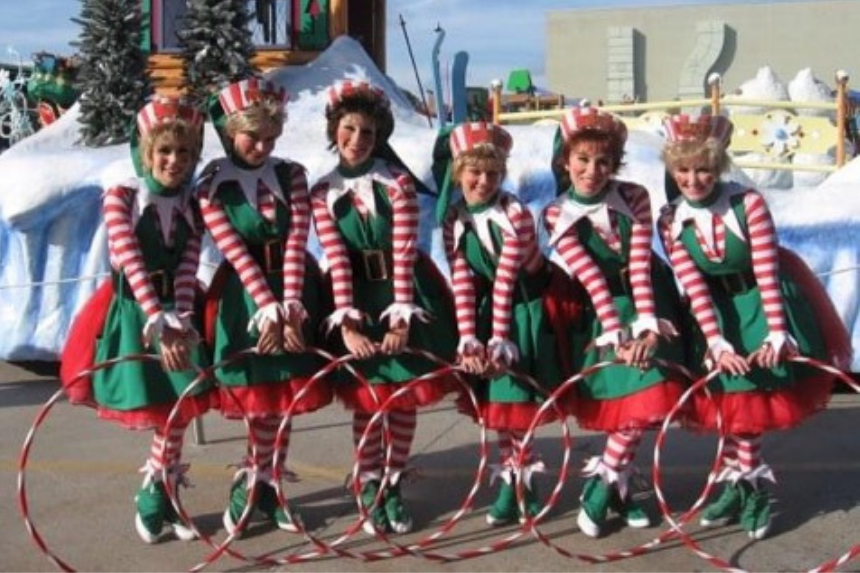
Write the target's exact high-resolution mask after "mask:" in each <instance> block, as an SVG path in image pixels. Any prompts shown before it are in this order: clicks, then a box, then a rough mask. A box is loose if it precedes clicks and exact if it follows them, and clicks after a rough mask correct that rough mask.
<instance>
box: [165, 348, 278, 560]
mask: <svg viewBox="0 0 860 573" xmlns="http://www.w3.org/2000/svg"><path fill="white" fill-rule="evenodd" d="M253 355H256V351H255V349H254V348H246V349H244V350H241V351H239V352H236V353H235V354H233V355H231V356H229V357H227V358H225V359H224V360H221V361H220V362H218V363H216V364H212V365H210V366H208V367H206V368H204V369H201V370H200V373H199V374H198V376H197V377H196V378H195V379H194V380H193V381H192V382H191V384H189V385H188V386H187V387H186V388H185V390H184V391H183V392H182V394H180V396H179V398H178V399H177V400H176V403H175V404H174V405H173V408H172V409H171V410H170V414H169V415H168V416H167V420H166V421H165V424H164V429H163V432H164V434H165V435H170V434H169V433H170V431H171V429H172V427H173V424H174V422H175V420H176V418H177V417H178V414H179V412H180V411H181V406H182V403H183V401H184V400H186V399H187V398H188V397H190V396H192V394H193V392H194V391H195V390H196V389H197V387H198V386H199V385H201V384H202V383H203V382H205V381H206V380H207V379H210V378H211V379H214V380H216V381H217V380H218V378H217V376H216V375H215V371H216V370H217V369H218V368H223V367H224V366H228V365H230V364H234V363H236V362H238V361H240V360H242V359H244V358H247V357H248V356H253ZM220 386H221V389H223V390H225V391H226V394H227V395H228V396H229V397H230V400H232V401H233V402H234V404H236V405H237V406H238V407H239V409H240V410H241V411H242V421H243V422H244V423H245V429H246V430H247V433H248V443H249V445H250V448H251V456H252V457H256V456H255V454H256V449H257V444H256V442H255V441H254V434H253V433H252V432H251V431H250V422H249V419H248V416H247V415H246V414H245V412H244V408H243V406H242V403H241V401H240V400H239V399H238V398H236V397H235V395H234V394H233V391H232V389H231V388H230V387H229V386H226V385H223V384H221V385H220ZM168 472H169V468H167V467H164V468H162V483H164V489H165V491H166V493H167V496H168V499H169V500H170V503H171V505H173V509H174V510H175V511H176V514H177V515H178V516H179V518H180V519H181V520H182V522H183V524H184V525H185V526H186V527H188V528H190V529H191V530H192V531H194V533H195V534H196V535H197V538H198V539H199V540H201V541H203V542H204V543H206V544H207V545H209V546H210V547H212V548H213V549H214V550H213V551H212V552H211V553H210V554H209V555H207V556H206V557H204V559H203V561H201V562H200V563H198V564H197V565H195V566H194V567H192V568H191V569H189V571H199V570H201V569H203V568H204V567H206V566H207V565H209V564H211V563H214V562H215V561H216V560H218V559H219V558H220V557H221V556H222V555H223V554H224V553H227V554H228V555H230V556H231V557H235V558H236V559H239V560H241V561H245V562H251V563H264V564H266V565H275V563H273V562H267V561H266V560H265V558H258V557H248V556H246V555H244V554H243V553H241V552H239V551H236V550H235V549H232V548H230V545H231V544H232V543H233V541H235V540H236V539H237V538H238V537H240V536H241V535H242V533H243V531H244V529H245V527H246V525H247V523H248V520H249V519H250V516H251V513H252V511H253V507H254V504H255V503H256V495H257V488H255V487H254V485H255V483H256V480H257V475H256V473H255V472H250V473H251V476H250V478H249V479H250V484H249V487H250V489H251V495H249V496H248V499H247V501H246V503H245V507H244V508H243V510H242V514H241V515H240V517H239V520H238V522H237V523H236V528H235V529H234V530H233V532H232V533H230V532H228V535H227V538H226V539H225V540H224V541H222V542H221V543H216V542H214V541H213V540H212V536H210V535H207V534H206V533H204V532H203V531H200V530H199V529H198V528H197V526H196V525H195V524H194V522H193V520H192V519H191V517H190V516H189V515H188V513H187V511H186V510H185V508H184V506H183V505H182V503H181V502H180V501H179V498H178V496H177V492H176V490H175V488H174V487H173V483H172V482H171V480H170V479H168Z"/></svg>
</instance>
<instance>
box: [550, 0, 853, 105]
mask: <svg viewBox="0 0 860 573" xmlns="http://www.w3.org/2000/svg"><path fill="white" fill-rule="evenodd" d="M546 25H547V46H546V76H547V82H548V84H549V85H548V87H549V89H550V90H552V91H554V92H558V93H563V94H565V95H566V96H568V97H571V98H580V97H584V98H588V99H590V100H592V101H595V102H596V101H598V100H602V101H604V102H606V103H617V102H620V101H622V100H623V99H626V98H629V99H636V100H638V101H665V100H671V99H675V98H681V97H704V96H705V95H706V85H707V77H708V75H709V74H710V73H712V72H718V73H720V75H722V77H723V91H724V92H731V91H733V90H734V89H737V88H738V87H739V86H740V85H741V84H742V83H744V82H745V81H747V80H749V79H752V78H754V77H755V76H756V73H757V72H758V70H759V69H760V68H762V67H764V66H770V67H771V69H772V70H773V71H774V72H775V73H776V75H777V77H778V78H779V79H780V80H782V82H784V83H785V84H788V82H790V81H791V80H792V79H793V78H794V77H795V76H796V75H797V73H798V72H799V71H801V70H802V69H804V68H812V71H813V73H814V75H815V76H816V77H817V78H818V79H820V80H822V81H823V82H825V83H826V84H828V85H830V86H833V85H834V78H835V72H836V70H837V69H845V70H846V71H848V73H849V74H851V72H852V70H851V66H852V65H854V64H855V63H856V62H857V61H858V59H860V0H813V1H803V2H782V3H747V4H709V5H696V6H672V7H648V8H629V9H608V8H600V9H568V10H552V11H549V12H547V19H546ZM857 72H858V73H860V70H857ZM857 79H858V80H860V77H858V78H857ZM849 83H850V82H849ZM631 92H633V93H631Z"/></svg>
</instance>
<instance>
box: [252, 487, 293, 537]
mask: <svg viewBox="0 0 860 573" xmlns="http://www.w3.org/2000/svg"><path fill="white" fill-rule="evenodd" d="M257 506H258V507H259V508H260V510H261V511H262V512H263V513H265V514H266V516H267V517H268V518H269V519H270V520H271V521H273V522H274V523H275V525H276V526H277V527H278V529H281V530H283V531H289V532H291V533H298V532H299V531H300V529H301V528H300V525H301V522H302V519H301V516H299V514H298V512H297V511H296V510H295V509H293V507H292V505H289V506H288V509H289V510H290V511H289V513H287V511H286V510H285V509H284V508H283V507H282V506H281V504H279V503H278V492H277V491H275V487H274V486H272V485H270V484H267V483H261V484H260V497H259V499H258V500H257ZM290 516H292V519H291V518H290Z"/></svg>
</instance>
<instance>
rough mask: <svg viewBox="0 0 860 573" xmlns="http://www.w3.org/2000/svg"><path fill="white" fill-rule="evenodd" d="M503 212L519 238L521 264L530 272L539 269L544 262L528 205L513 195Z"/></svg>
mask: <svg viewBox="0 0 860 573" xmlns="http://www.w3.org/2000/svg"><path fill="white" fill-rule="evenodd" d="M505 212H506V213H507V215H508V218H509V219H510V220H511V224H512V225H513V226H514V229H515V230H516V232H517V236H518V237H519V238H520V247H521V248H522V250H523V252H522V262H521V264H522V265H523V266H524V267H525V270H526V272H528V273H529V274H532V273H534V272H535V271H537V270H539V269H540V268H541V266H542V265H543V262H544V259H543V255H542V254H541V252H540V247H539V246H538V240H537V230H536V228H535V219H534V217H533V216H532V213H531V211H529V209H528V207H526V206H525V205H523V204H522V203H520V202H519V201H517V200H516V199H515V198H513V197H511V199H510V200H509V201H508V203H507V204H506V205H505Z"/></svg>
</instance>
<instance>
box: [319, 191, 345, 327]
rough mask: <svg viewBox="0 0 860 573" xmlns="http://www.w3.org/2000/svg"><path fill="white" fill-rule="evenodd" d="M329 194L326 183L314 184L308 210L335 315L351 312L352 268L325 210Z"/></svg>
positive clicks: (333, 224)
mask: <svg viewBox="0 0 860 573" xmlns="http://www.w3.org/2000/svg"><path fill="white" fill-rule="evenodd" d="M328 192H329V184H328V183H327V182H321V183H317V184H316V185H315V186H314V188H313V190H312V191H311V209H312V211H313V221H314V227H315V228H316V232H317V237H318V238H319V241H320V245H321V246H322V250H323V253H324V254H325V258H326V260H327V261H328V266H329V272H330V273H331V281H332V294H333V297H334V307H335V312H338V311H340V312H341V314H343V313H344V312H347V311H351V310H354V307H353V292H352V266H351V265H350V262H349V257H348V256H347V252H346V247H345V246H344V244H343V241H342V240H341V237H340V232H339V231H338V229H337V225H336V224H335V221H334V219H332V216H331V214H330V213H329V211H328V205H327V204H326V196H327V195H328Z"/></svg>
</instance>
